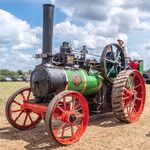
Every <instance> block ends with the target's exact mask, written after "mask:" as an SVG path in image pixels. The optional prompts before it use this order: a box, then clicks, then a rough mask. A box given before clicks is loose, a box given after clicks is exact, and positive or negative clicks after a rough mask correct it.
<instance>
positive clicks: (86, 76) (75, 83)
mask: <svg viewBox="0 0 150 150" xmlns="http://www.w3.org/2000/svg"><path fill="white" fill-rule="evenodd" d="M102 81H103V77H102V76H100V75H98V74H97V73H94V72H90V73H88V72H87V71H86V70H84V69H79V70H67V69H63V68H59V67H54V68H52V67H50V68H48V67H45V66H41V65H39V66H37V67H36V68H35V69H34V71H33V72H32V75H31V80H30V84H31V89H32V92H33V94H34V95H35V96H36V97H41V98H42V97H48V96H49V95H50V94H51V93H59V92H61V91H64V90H74V91H78V92H80V93H81V94H83V95H91V94H94V93H96V92H97V91H98V90H99V89H100V87H101V86H102Z"/></svg>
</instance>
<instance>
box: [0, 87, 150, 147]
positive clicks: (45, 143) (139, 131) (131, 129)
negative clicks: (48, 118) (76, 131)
mask: <svg viewBox="0 0 150 150" xmlns="http://www.w3.org/2000/svg"><path fill="white" fill-rule="evenodd" d="M149 99H150V86H147V99H146V105H145V110H144V112H143V114H142V116H141V118H140V119H139V120H138V121H137V122H136V123H133V124H124V123H120V122H119V121H117V120H116V119H115V118H114V117H113V114H107V115H104V116H100V115H99V116H94V117H92V118H90V121H89V126H88V128H87V130H86V132H85V133H84V135H83V137H82V138H81V139H80V140H79V141H78V142H77V143H75V144H73V145H70V146H67V147H61V146H58V145H56V144H55V143H54V142H53V141H50V139H49V137H48V135H47V134H46V133H45V126H44V123H43V122H42V123H41V124H40V125H38V126H37V127H36V128H35V129H32V130H29V131H19V130H16V129H14V128H13V127H11V126H10V125H9V124H8V122H7V120H6V118H5V113H4V106H5V103H0V105H1V110H0V150H7V149H9V150H13V149H15V150H16V149H17V150H22V149H35V150H37V149H56V150H64V149H67V150H74V149H76V150H78V149H89V150H91V149H94V150H141V149H143V150H150V101H149Z"/></svg>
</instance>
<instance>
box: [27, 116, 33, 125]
mask: <svg viewBox="0 0 150 150" xmlns="http://www.w3.org/2000/svg"><path fill="white" fill-rule="evenodd" d="M28 116H29V119H30V121H31V123H33V120H32V118H31V116H30V114H28Z"/></svg>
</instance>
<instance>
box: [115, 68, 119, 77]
mask: <svg viewBox="0 0 150 150" xmlns="http://www.w3.org/2000/svg"><path fill="white" fill-rule="evenodd" d="M115 73H116V76H117V74H118V69H117V67H116V68H115Z"/></svg>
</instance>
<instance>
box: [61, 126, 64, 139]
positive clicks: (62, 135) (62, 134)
mask: <svg viewBox="0 0 150 150" xmlns="http://www.w3.org/2000/svg"><path fill="white" fill-rule="evenodd" d="M64 133H65V126H64V127H63V128H62V132H61V137H62V138H63V137H64Z"/></svg>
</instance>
